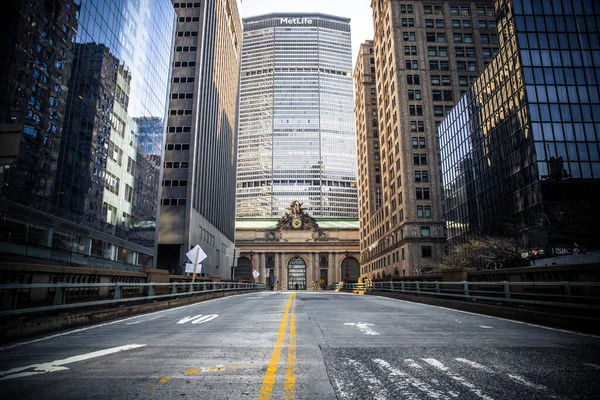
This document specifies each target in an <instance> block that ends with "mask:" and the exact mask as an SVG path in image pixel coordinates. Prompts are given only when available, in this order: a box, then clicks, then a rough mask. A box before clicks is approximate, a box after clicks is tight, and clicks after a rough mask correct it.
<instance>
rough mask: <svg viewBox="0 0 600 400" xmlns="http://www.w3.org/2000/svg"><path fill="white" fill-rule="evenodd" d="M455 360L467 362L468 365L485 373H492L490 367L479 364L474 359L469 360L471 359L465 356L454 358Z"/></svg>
mask: <svg viewBox="0 0 600 400" xmlns="http://www.w3.org/2000/svg"><path fill="white" fill-rule="evenodd" d="M455 360H456V361H458V362H461V363H464V364H467V365H468V366H470V367H473V368H475V369H479V370H482V371H485V372H487V373H490V374H493V373H494V371H492V370H491V369H489V368H488V367H486V366H485V365H481V364H479V363H476V362H475V361H471V360H467V359H466V358H455Z"/></svg>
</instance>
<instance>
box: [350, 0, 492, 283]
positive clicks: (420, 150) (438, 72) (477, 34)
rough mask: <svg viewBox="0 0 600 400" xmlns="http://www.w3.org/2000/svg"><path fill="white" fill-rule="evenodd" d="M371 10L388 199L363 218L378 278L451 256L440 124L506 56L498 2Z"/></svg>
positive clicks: (372, 272)
mask: <svg viewBox="0 0 600 400" xmlns="http://www.w3.org/2000/svg"><path fill="white" fill-rule="evenodd" d="M371 6H372V8H373V22H374V28H375V29H374V31H375V36H374V40H373V47H374V65H373V67H374V70H375V73H376V83H377V87H376V91H375V92H376V94H374V95H373V96H372V97H371V98H368V99H367V102H369V101H370V102H371V106H370V109H371V111H372V112H376V113H377V123H378V129H376V130H374V131H373V136H374V137H376V138H377V140H373V146H376V147H377V148H378V150H376V151H377V153H378V154H376V157H379V159H380V163H378V165H375V166H374V167H375V168H376V170H377V169H378V168H379V170H380V171H379V172H376V176H375V179H376V182H377V180H379V181H380V182H381V186H380V188H381V189H380V190H381V197H382V199H381V203H380V204H379V203H377V202H376V207H375V210H373V211H367V212H365V213H364V215H363V217H362V219H361V225H362V227H364V229H362V228H361V231H362V235H361V251H362V255H361V257H362V260H361V268H362V271H361V272H362V276H364V277H369V278H373V277H375V278H377V277H381V276H382V275H388V276H389V275H391V274H396V275H410V274H413V273H415V272H421V271H423V270H424V269H425V268H427V264H428V263H429V262H430V261H431V260H435V259H436V258H437V257H440V256H441V255H442V254H443V252H444V245H445V240H444V239H445V238H444V236H445V234H444V218H443V209H442V196H441V190H440V188H441V185H440V170H439V154H438V148H437V136H436V126H437V125H438V124H439V123H440V122H441V121H442V119H443V118H444V116H445V115H446V114H447V113H448V112H450V110H451V109H452V107H453V106H454V104H455V102H456V100H457V99H458V98H459V97H460V95H461V93H462V92H463V91H466V90H467V89H468V87H469V85H470V84H471V83H473V82H474V81H475V80H476V78H477V75H478V72H479V71H481V70H483V68H484V67H485V65H486V64H487V63H488V62H489V61H490V60H491V59H492V57H493V55H494V54H495V53H496V52H497V51H498V36H497V31H496V21H495V18H494V8H493V2H492V1H491V0H473V1H461V2H453V1H441V0H437V1H399V0H373V1H372V3H371ZM367 114H368V113H367ZM369 140H370V138H369ZM377 188H379V186H376V187H375V190H377Z"/></svg>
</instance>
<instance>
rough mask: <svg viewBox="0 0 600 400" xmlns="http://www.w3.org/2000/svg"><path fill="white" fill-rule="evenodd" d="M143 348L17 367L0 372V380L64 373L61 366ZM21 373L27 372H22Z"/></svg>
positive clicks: (137, 346)
mask: <svg viewBox="0 0 600 400" xmlns="http://www.w3.org/2000/svg"><path fill="white" fill-rule="evenodd" d="M144 346H146V345H145V344H128V345H125V346H119V347H113V348H111V349H106V350H99V351H94V352H92V353H87V354H81V355H78V356H73V357H69V358H65V359H62V360H56V361H51V362H48V363H43V364H32V365H28V366H26V367H18V368H13V369H9V370H7V371H0V380H6V379H14V378H21V377H24V376H31V375H39V374H45V373H47V372H56V371H64V370H67V369H69V368H67V367H63V365H67V364H71V363H74V362H78V361H84V360H89V359H90V358H96V357H102V356H106V355H109V354H113V353H118V352H120V351H125V350H131V349H137V348H139V347H144ZM29 369H33V371H27V370H29ZM22 371H27V372H22Z"/></svg>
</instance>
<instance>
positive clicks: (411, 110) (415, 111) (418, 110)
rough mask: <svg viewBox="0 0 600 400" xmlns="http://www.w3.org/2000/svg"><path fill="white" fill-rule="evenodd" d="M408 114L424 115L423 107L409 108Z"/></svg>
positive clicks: (413, 106)
mask: <svg viewBox="0 0 600 400" xmlns="http://www.w3.org/2000/svg"><path fill="white" fill-rule="evenodd" d="M408 113H409V114H410V115H423V106H420V105H410V106H408Z"/></svg>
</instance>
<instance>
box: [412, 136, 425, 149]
mask: <svg viewBox="0 0 600 400" xmlns="http://www.w3.org/2000/svg"><path fill="white" fill-rule="evenodd" d="M411 142H412V148H413V149H424V148H425V138H424V137H413V138H412V140H411Z"/></svg>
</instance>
